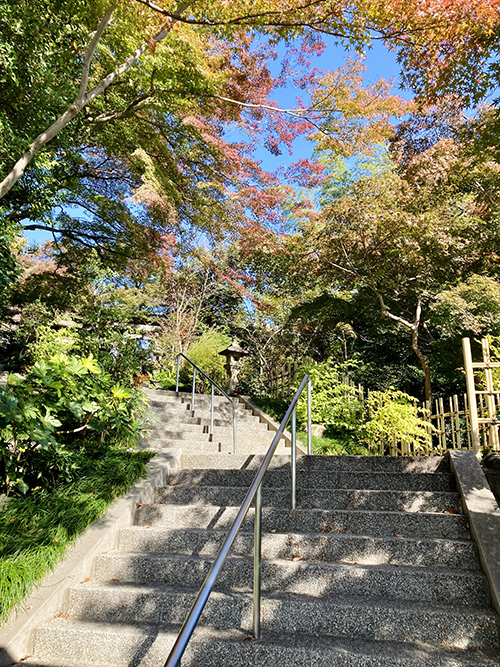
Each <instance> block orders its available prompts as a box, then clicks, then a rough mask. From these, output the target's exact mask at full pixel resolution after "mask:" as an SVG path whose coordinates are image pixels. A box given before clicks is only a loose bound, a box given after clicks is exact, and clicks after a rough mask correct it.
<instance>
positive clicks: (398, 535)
mask: <svg viewBox="0 0 500 667" xmlns="http://www.w3.org/2000/svg"><path fill="white" fill-rule="evenodd" d="M394 537H404V535H401V534H400V533H394Z"/></svg>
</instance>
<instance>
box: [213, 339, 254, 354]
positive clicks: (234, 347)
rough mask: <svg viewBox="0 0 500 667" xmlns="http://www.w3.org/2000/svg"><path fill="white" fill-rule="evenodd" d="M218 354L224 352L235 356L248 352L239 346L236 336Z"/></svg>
mask: <svg viewBox="0 0 500 667" xmlns="http://www.w3.org/2000/svg"><path fill="white" fill-rule="evenodd" d="M219 354H224V355H226V356H229V355H231V356H233V357H235V356H240V357H243V356H246V355H247V354H248V352H247V351H246V350H244V349H243V348H242V347H241V346H240V344H239V343H238V341H237V340H236V338H234V339H233V342H232V343H231V345H230V346H229V347H226V349H225V350H222V352H219Z"/></svg>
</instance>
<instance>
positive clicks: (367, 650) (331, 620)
mask: <svg viewBox="0 0 500 667" xmlns="http://www.w3.org/2000/svg"><path fill="white" fill-rule="evenodd" d="M154 400H155V401H158V403H161V404H162V405H156V408H157V409H158V410H159V414H160V415H161V417H160V418H161V419H163V418H164V417H165V416H166V415H173V414H174V408H173V407H172V405H171V404H172V401H171V400H170V398H168V397H166V396H165V395H163V396H162V398H160V399H154ZM182 400H183V401H186V398H185V397H183V399H182ZM183 409H184V410H185V412H187V413H188V423H190V424H191V425H194V426H198V427H202V426H203V425H204V424H203V421H201V422H200V423H198V424H196V423H194V422H190V421H189V420H190V419H192V418H191V417H190V414H191V413H190V409H188V410H186V408H183ZM222 410H223V408H222ZM219 416H221V415H219ZM247 417H248V418H249V419H248V421H249V426H248V429H247V430H243V429H240V431H242V432H243V433H242V435H243V436H244V438H245V441H244V442H245V444H244V446H243V443H242V445H241V449H243V450H245V453H242V454H238V455H236V456H234V455H228V454H224V453H219V451H218V449H219V438H218V437H217V438H214V442H212V443H210V442H209V441H208V439H207V438H205V437H204V434H203V429H202V430H201V434H200V433H199V431H198V433H197V434H196V435H193V436H191V435H190V436H188V437H187V438H186V439H185V440H182V443H183V444H182V450H183V453H182V456H181V469H179V470H176V471H173V472H172V473H171V474H170V477H169V480H168V485H167V486H165V487H162V488H158V489H157V490H156V499H155V503H154V504H148V505H141V506H139V507H138V508H137V514H136V525H135V526H132V527H130V528H126V529H123V530H122V531H121V533H120V537H119V543H118V545H117V548H116V550H115V551H113V552H108V553H104V554H102V555H101V556H100V557H99V558H98V559H97V562H96V564H95V568H94V574H93V577H92V578H91V579H90V580H88V581H85V582H82V583H80V584H77V585H75V586H74V587H73V588H72V589H71V590H70V592H69V602H68V605H67V609H66V611H65V612H64V613H62V614H60V616H59V617H57V618H54V619H52V620H51V621H50V622H48V623H46V624H45V625H42V626H40V627H39V628H38V629H37V630H36V634H35V644H34V656H36V657H33V658H30V659H29V660H27V661H25V662H23V665H33V666H34V665H37V666H38V667H41V666H43V667H76V666H79V667H84V666H87V665H89V666H90V665H92V666H95V667H104V666H105V665H106V667H135V666H137V665H140V666H141V667H162V666H163V664H164V662H165V660H166V658H167V656H168V653H169V650H170V648H171V646H172V644H173V642H174V640H175V637H176V636H177V633H178V631H179V629H180V625H181V623H182V622H183V620H184V618H185V616H186V615H187V613H188V611H189V608H190V606H191V604H192V601H193V599H194V597H195V595H196V592H197V590H198V588H199V587H200V585H201V583H202V581H203V579H204V577H205V575H206V574H207V572H208V570H209V568H210V566H211V564H212V562H213V559H214V556H215V555H216V553H217V550H218V548H219V547H220V545H221V543H222V540H223V539H224V536H225V533H226V531H227V530H228V528H229V527H230V525H231V523H232V521H233V520H234V518H235V516H236V513H237V509H238V506H239V505H240V503H241V501H242V500H243V497H244V495H245V493H246V490H247V489H248V487H249V485H250V483H251V480H252V478H253V476H254V474H255V472H256V470H257V468H258V466H259V465H260V463H261V461H262V458H263V457H262V455H260V454H259V452H260V447H261V442H262V439H261V438H262V437H263V435H266V434H265V433H258V429H257V430H256V433H258V435H257V436H253V430H252V429H253V426H251V425H252V424H253V420H252V419H251V415H250V414H248V415H247ZM223 422H224V419H221V428H224V426H223ZM168 424H169V425H168V429H169V432H170V433H171V434H175V433H177V432H183V433H186V432H188V433H192V431H182V429H181V428H180V426H179V427H176V428H173V426H172V424H171V422H168ZM251 436H252V437H251ZM163 437H165V439H166V440H167V436H165V435H163V436H160V434H159V433H157V434H155V433H152V435H151V439H150V441H149V443H148V444H149V446H151V444H152V443H155V444H154V445H153V446H156V447H158V448H159V447H161V446H162V443H164V442H166V440H163ZM175 437H176V436H175V435H169V436H168V442H169V443H170V444H172V442H174V439H175ZM253 437H256V438H257V440H258V442H257V444H255V447H256V448H257V450H258V452H257V453H255V452H250V449H251V448H252V445H251V442H252V440H253ZM223 442H224V441H223V440H220V443H221V451H222V452H224V451H225V449H224V447H226V445H224V444H222V443H223ZM230 442H231V445H232V439H231V440H230ZM175 443H176V444H177V445H178V444H179V441H178V440H175ZM200 445H201V446H200ZM214 445H215V446H214ZM246 450H248V451H246ZM263 505H264V510H263V517H262V522H263V531H264V533H263V540H262V554H263V561H262V589H263V594H262V639H260V640H258V641H255V640H253V639H252V637H251V626H252V594H251V586H252V576H253V561H252V557H251V554H252V549H253V510H250V511H249V514H248V516H247V518H246V519H245V523H244V527H243V530H242V532H241V533H240V534H239V535H238V537H237V538H236V541H235V544H234V546H233V549H232V551H231V554H230V557H229V558H228V560H227V562H226V564H225V566H224V568H223V570H222V571H221V574H220V577H219V579H218V581H217V583H216V587H215V589H214V592H213V593H212V595H211V597H210V598H209V601H208V603H207V607H206V609H205V611H204V613H203V615H202V617H201V619H200V623H199V627H198V628H197V630H196V631H195V634H194V635H193V638H192V640H191V642H190V644H189V646H188V649H187V651H186V653H185V655H184V658H183V660H182V667H202V666H203V667H206V666H212V665H213V666H219V667H271V666H272V667H275V666H276V665H280V666H281V665H283V666H290V667H295V666H297V667H306V666H307V667H382V666H383V667H428V666H429V665H432V667H492V666H494V665H496V666H499V665H500V652H499V651H498V643H499V642H498V617H497V616H496V614H495V613H494V612H493V611H492V610H491V608H490V607H489V604H488V603H489V592H488V585H487V581H486V577H485V575H484V574H483V573H482V572H481V570H480V567H479V562H478V556H477V551H476V547H475V545H474V543H473V542H472V541H471V540H470V539H469V534H468V526H467V520H466V518H465V516H464V515H462V514H461V507H460V501H459V496H458V494H457V493H456V491H455V481H454V477H453V475H452V474H451V473H450V471H449V467H448V463H447V461H446V460H443V459H441V458H438V457H435V458H391V457H322V456H314V457H308V456H300V457H299V459H298V464H297V509H296V510H291V509H289V507H290V457H289V456H286V455H277V456H275V457H274V459H273V460H272V462H271V467H270V469H269V470H268V472H267V474H266V476H265V478H264V486H263Z"/></svg>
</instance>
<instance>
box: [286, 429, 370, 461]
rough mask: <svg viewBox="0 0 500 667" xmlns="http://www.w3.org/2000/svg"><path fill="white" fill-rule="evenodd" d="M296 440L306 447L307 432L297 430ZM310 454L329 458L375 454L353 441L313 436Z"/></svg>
mask: <svg viewBox="0 0 500 667" xmlns="http://www.w3.org/2000/svg"><path fill="white" fill-rule="evenodd" d="M297 440H300V442H302V443H303V444H304V445H306V447H307V432H306V431H299V430H297ZM311 441H312V453H313V454H322V455H325V454H326V455H329V456H374V455H375V454H376V453H377V452H374V451H373V450H370V449H368V447H365V446H363V445H360V444H358V443H357V442H356V441H355V440H352V439H346V440H340V439H338V438H327V437H325V436H322V437H318V436H316V435H313V436H312V438H311Z"/></svg>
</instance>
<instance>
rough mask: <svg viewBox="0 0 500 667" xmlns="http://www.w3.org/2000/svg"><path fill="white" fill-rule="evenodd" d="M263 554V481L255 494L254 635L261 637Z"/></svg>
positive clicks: (256, 637) (257, 637)
mask: <svg viewBox="0 0 500 667" xmlns="http://www.w3.org/2000/svg"><path fill="white" fill-rule="evenodd" d="M261 554H262V482H261V483H260V484H259V487H258V489H257V493H256V494H255V519H254V550H253V636H254V638H255V639H260V596H261V586H260V572H261Z"/></svg>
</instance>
